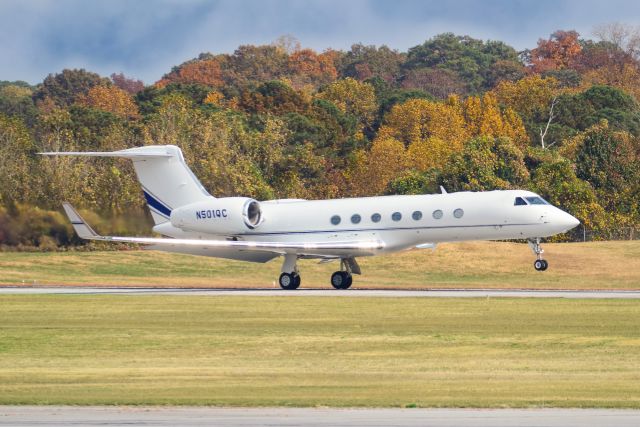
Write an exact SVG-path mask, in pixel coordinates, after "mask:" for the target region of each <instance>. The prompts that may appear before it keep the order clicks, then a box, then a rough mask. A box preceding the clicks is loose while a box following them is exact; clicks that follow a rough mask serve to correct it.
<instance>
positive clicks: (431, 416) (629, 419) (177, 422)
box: [0, 406, 640, 427]
mask: <svg viewBox="0 0 640 427" xmlns="http://www.w3.org/2000/svg"><path fill="white" fill-rule="evenodd" d="M43 425H46V426H54V427H55V426H145V427H149V426H185V427H192V426H225V427H248V426H284V427H287V426H314V427H329V426H331V427H334V426H347V427H356V426H387V427H395V426H397V427H409V426H410V427H417V426H420V427H423V426H430V427H454V426H464V427H503V426H510V427H511V426H520V427H534V426H535V427H557V426H563V427H574V426H575V427H596V426H598V427H600V426H616V427H631V426H633V427H637V426H638V425H640V411H632V410H606V409H317V408H203V407H111V406H106V407H95V406H0V426H20V427H32V426H33V427H35V426H43Z"/></svg>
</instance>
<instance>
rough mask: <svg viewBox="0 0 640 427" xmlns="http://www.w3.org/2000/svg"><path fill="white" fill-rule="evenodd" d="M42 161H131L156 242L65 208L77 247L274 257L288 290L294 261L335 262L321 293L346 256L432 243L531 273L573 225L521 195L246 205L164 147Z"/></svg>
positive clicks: (343, 285) (347, 265) (334, 280)
mask: <svg viewBox="0 0 640 427" xmlns="http://www.w3.org/2000/svg"><path fill="white" fill-rule="evenodd" d="M41 154H44V155H54V156H61V155H71V156H90V157H123V158H127V159H131V160H132V161H133V166H134V169H135V171H136V174H137V176H138V180H139V181H140V184H141V185H142V189H143V192H144V196H145V198H146V200H147V204H148V206H149V209H150V210H151V216H152V217H153V220H154V222H155V226H154V227H153V231H154V232H156V233H158V234H161V235H163V236H165V237H162V238H155V237H114V236H101V235H98V234H97V233H96V232H95V231H93V230H92V229H91V227H90V226H89V225H87V223H86V222H85V221H84V219H82V217H80V215H79V214H78V212H76V210H75V209H74V208H73V207H72V206H71V205H70V204H68V203H64V209H65V212H66V213H67V215H68V216H69V219H70V220H71V223H72V224H73V227H74V229H75V231H76V233H77V234H78V236H80V237H81V238H83V239H89V240H102V241H108V242H128V243H138V244H142V245H147V246H148V248H150V249H156V250H161V251H167V252H177V253H186V254H194V255H204V256H211V257H219V258H229V259H235V260H242V261H251V262H267V261H269V260H271V259H273V258H277V257H279V256H283V257H284V262H283V264H282V274H281V275H280V278H279V283H280V286H281V287H282V288H283V289H297V288H298V287H299V286H300V282H301V280H300V274H299V272H298V267H297V260H298V259H301V258H315V259H320V260H322V261H330V260H340V270H339V271H336V272H335V273H333V275H332V276H331V285H332V286H333V287H334V288H336V289H347V288H349V287H350V286H351V283H352V280H353V279H352V274H360V267H359V266H358V263H357V262H356V258H358V257H365V256H372V255H380V254H388V253H391V252H397V251H402V250H407V249H411V248H420V249H422V248H435V246H436V244H437V243H439V242H453V241H463V240H506V239H526V240H528V241H529V244H530V246H531V248H532V250H533V252H534V254H535V255H536V259H535V262H534V267H535V269H536V270H538V271H544V270H546V269H547V266H548V263H547V261H546V260H544V259H543V258H542V253H543V250H542V248H541V247H540V238H542V237H548V236H552V235H554V234H558V233H563V232H565V231H568V230H570V229H572V228H574V227H575V226H577V225H578V224H579V221H578V220H577V219H576V218H574V217H573V216H571V215H569V214H568V213H566V212H564V211H562V210H560V209H558V208H556V207H554V206H552V205H550V204H549V203H547V202H546V201H545V200H544V199H542V198H541V197H540V196H538V195H537V194H535V193H532V192H529V191H524V190H504V191H486V192H458V193H447V192H446V191H444V189H442V194H427V195H416V196H381V197H362V198H352V199H335V200H300V199H283V200H269V201H263V202H258V201H256V200H254V199H251V198H247V197H224V198H216V197H213V196H212V195H210V194H209V193H208V192H207V191H206V190H205V189H204V187H203V186H202V184H201V183H200V182H199V181H198V179H197V178H196V177H195V176H194V174H193V173H192V172H191V170H190V169H189V167H188V166H187V164H186V163H185V161H184V157H183V156H182V151H180V149H179V148H178V147H176V146H173V145H164V146H146V147H136V148H131V149H127V150H120V151H113V152H53V153H41Z"/></svg>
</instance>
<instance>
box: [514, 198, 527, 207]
mask: <svg viewBox="0 0 640 427" xmlns="http://www.w3.org/2000/svg"><path fill="white" fill-rule="evenodd" d="M526 205H527V202H525V201H524V199H523V198H522V197H516V201H515V202H514V203H513V206H526Z"/></svg>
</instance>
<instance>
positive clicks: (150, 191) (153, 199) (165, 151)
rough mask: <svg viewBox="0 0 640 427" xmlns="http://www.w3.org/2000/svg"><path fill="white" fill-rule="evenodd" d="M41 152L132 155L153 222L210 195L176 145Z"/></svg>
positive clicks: (84, 154) (158, 222)
mask: <svg viewBox="0 0 640 427" xmlns="http://www.w3.org/2000/svg"><path fill="white" fill-rule="evenodd" d="M41 154H43V155H49V156H65V155H67V156H87V157H123V158H127V159H131V160H132V161H133V167H134V169H135V171H136V175H137V176H138V181H139V182H140V185H141V186H142V191H143V192H144V197H145V199H146V200H147V205H148V206H149V209H150V210H151V216H152V217H153V221H154V222H155V223H156V225H157V224H162V223H165V222H167V221H168V220H169V216H170V215H171V211H172V210H173V209H175V208H178V207H180V206H184V205H187V204H189V203H194V202H198V201H202V200H205V199H208V198H211V197H212V196H211V195H210V194H209V193H208V192H207V190H205V189H204V187H203V186H202V184H201V183H200V181H198V179H197V178H196V177H195V175H194V174H193V172H191V169H189V167H188V166H187V164H186V163H185V161H184V157H183V156H182V151H181V150H180V148H178V147H176V146H175V145H149V146H146V147H136V148H130V149H128V150H120V151H111V152H55V153H41Z"/></svg>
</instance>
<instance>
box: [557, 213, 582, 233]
mask: <svg viewBox="0 0 640 427" xmlns="http://www.w3.org/2000/svg"><path fill="white" fill-rule="evenodd" d="M560 221H561V223H562V225H564V226H565V227H566V229H567V230H571V229H572V228H575V227H577V226H578V225H579V224H580V221H579V220H578V218H576V217H574V216H573V215H570V214H568V213H566V212H563V215H562V218H561V219H560Z"/></svg>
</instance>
